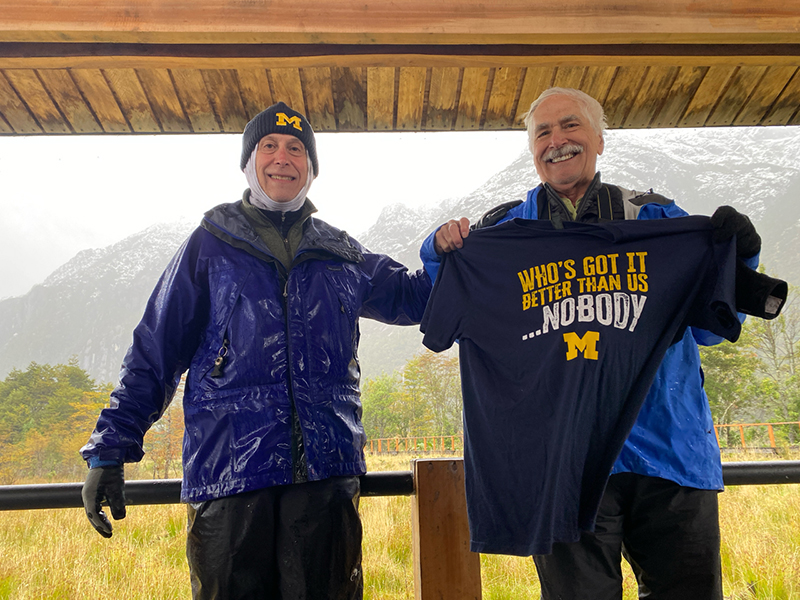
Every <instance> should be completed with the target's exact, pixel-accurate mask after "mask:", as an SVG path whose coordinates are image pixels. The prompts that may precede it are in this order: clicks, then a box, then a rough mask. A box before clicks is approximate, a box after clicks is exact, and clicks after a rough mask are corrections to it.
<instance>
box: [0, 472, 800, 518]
mask: <svg viewBox="0 0 800 600" xmlns="http://www.w3.org/2000/svg"><path fill="white" fill-rule="evenodd" d="M722 478H723V481H724V482H725V485H773V484H785V483H800V461H798V460H773V461H752V462H727V463H723V464H722ZM82 487H83V483H47V484H35V485H3V486H0V510H33V509H45V508H80V507H82V506H83V502H82V501H81V488H82ZM180 494H181V480H180V479H148V480H132V481H127V482H125V498H126V500H127V504H128V505H129V506H134V505H147V504H178V503H179V502H180ZM413 494H414V478H413V476H412V474H411V471H379V472H375V473H367V474H366V475H362V476H361V495H362V496H363V497H370V496H411V495H413Z"/></svg>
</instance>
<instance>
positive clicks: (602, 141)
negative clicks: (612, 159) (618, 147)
mask: <svg viewBox="0 0 800 600" xmlns="http://www.w3.org/2000/svg"><path fill="white" fill-rule="evenodd" d="M605 145H606V138H604V137H603V134H602V133H601V134H600V144H599V145H598V146H597V156H600V155H601V154H602V153H603V149H604V148H605Z"/></svg>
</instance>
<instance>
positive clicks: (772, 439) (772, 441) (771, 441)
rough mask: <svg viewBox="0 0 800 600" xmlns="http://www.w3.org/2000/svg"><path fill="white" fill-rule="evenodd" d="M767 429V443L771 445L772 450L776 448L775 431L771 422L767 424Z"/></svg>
mask: <svg viewBox="0 0 800 600" xmlns="http://www.w3.org/2000/svg"><path fill="white" fill-rule="evenodd" d="M767 431H768V432H769V445H770V446H771V447H772V449H773V450H776V449H777V448H776V447H775V432H774V431H772V423H770V424H769V425H768V426H767Z"/></svg>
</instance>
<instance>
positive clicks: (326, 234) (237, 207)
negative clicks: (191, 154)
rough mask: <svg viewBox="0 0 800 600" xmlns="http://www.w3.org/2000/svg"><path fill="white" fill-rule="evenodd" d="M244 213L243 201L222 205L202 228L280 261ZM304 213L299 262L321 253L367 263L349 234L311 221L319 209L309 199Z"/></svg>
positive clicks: (209, 216)
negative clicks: (307, 255) (307, 256)
mask: <svg viewBox="0 0 800 600" xmlns="http://www.w3.org/2000/svg"><path fill="white" fill-rule="evenodd" d="M242 210H243V209H242V201H241V200H239V201H237V202H231V203H227V204H220V205H219V206H216V207H214V208H212V209H211V210H209V211H208V212H207V213H206V214H205V216H204V217H203V222H202V223H201V226H202V227H203V228H204V229H206V230H207V231H208V232H209V233H211V234H212V235H214V236H216V237H218V238H219V239H221V240H223V241H224V242H226V243H228V244H230V245H231V246H234V247H237V248H241V249H243V250H245V251H247V252H251V253H253V252H252V250H255V251H257V252H258V254H260V255H266V256H267V257H268V258H269V259H270V260H277V259H276V258H275V256H273V255H272V253H271V252H270V251H269V248H268V247H267V245H266V244H264V242H263V241H262V240H261V238H260V237H259V236H258V234H257V233H256V231H255V230H254V229H253V227H252V226H251V225H250V223H249V222H248V221H247V219H246V218H245V216H244V213H243V212H242ZM303 210H304V212H306V211H307V214H306V216H305V223H303V239H302V240H301V242H300V246H299V247H298V250H297V257H298V259H299V258H300V257H301V255H302V254H304V253H315V254H316V253H319V254H321V255H333V256H336V257H339V258H341V259H343V260H346V261H349V262H356V263H360V262H363V261H364V255H363V253H362V252H361V250H360V249H359V248H358V247H357V246H356V245H355V244H354V243H353V240H352V239H351V238H350V236H349V235H347V233H346V232H344V231H341V230H339V229H337V228H336V227H333V226H331V225H328V224H327V223H326V222H325V221H322V220H320V219H316V218H314V217H311V214H312V213H313V212H316V208H315V207H314V205H313V204H312V203H311V201H310V200H308V199H306V204H305V205H304V209H303ZM321 257H322V256H321ZM324 257H325V258H328V257H329V256H324ZM262 258H263V256H262ZM309 258H311V257H309ZM296 260H297V259H296Z"/></svg>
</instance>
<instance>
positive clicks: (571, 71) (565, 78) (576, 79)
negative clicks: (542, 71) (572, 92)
mask: <svg viewBox="0 0 800 600" xmlns="http://www.w3.org/2000/svg"><path fill="white" fill-rule="evenodd" d="M585 74H586V67H558V68H556V77H555V79H554V80H553V87H563V88H574V89H576V90H579V89H580V88H581V83H582V82H583V76H584V75H585Z"/></svg>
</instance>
